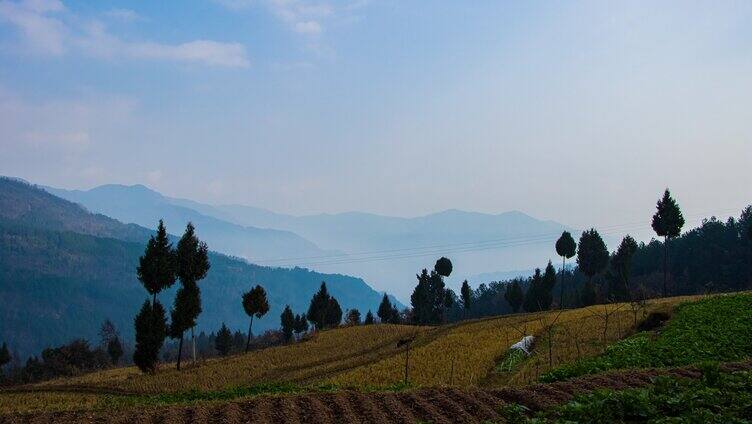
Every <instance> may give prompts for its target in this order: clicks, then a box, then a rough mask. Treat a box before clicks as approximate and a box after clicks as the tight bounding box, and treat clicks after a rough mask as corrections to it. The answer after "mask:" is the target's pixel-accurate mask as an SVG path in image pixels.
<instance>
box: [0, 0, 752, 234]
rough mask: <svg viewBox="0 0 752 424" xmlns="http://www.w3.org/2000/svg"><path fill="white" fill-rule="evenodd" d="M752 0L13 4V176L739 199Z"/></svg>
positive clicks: (744, 187) (4, 66)
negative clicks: (667, 191)
mask: <svg viewBox="0 0 752 424" xmlns="http://www.w3.org/2000/svg"><path fill="white" fill-rule="evenodd" d="M750 18H752V3H750V2H743V1H740V2H732V1H728V2H691V1H689V2H687V1H682V2H671V1H667V2H660V3H658V2H639V1H636V2H600V1H591V2H587V1H586V2H580V1H566V2H557V1H546V2H535V1H530V2H500V1H473V2H457V1H440V0H436V1H391V0H383V1H375V0H371V1H368V0H350V1H344V0H343V1H328V0H322V1H306V0H193V1H179V2H178V1H175V2H171V1H160V2H153V1H148V2H134V1H130V2H116V1H96V2H95V1H92V2H81V1H64V2H60V1H52V0H26V1H17V0H0V148H2V155H0V174H6V175H14V176H19V177H22V178H26V179H28V180H31V181H34V182H38V183H43V184H49V185H54V186H60V187H66V188H88V187H92V186H95V185H99V184H104V183H112V182H116V183H125V184H135V183H143V184H147V185H149V186H151V187H153V188H155V189H157V190H159V191H161V192H163V193H165V194H168V195H172V196H179V197H188V198H192V199H196V200H201V201H207V202H216V203H244V204H249V205H254V206H260V207H266V208H269V209H273V210H277V211H281V212H289V213H296V214H303V213H315V212H340V211H347V210H362V211H371V212H377V213H384V214H392V215H402V216H413V215H418V214H422V213H427V212H432V211H438V210H442V209H447V208H460V209H468V210H477V211H484V212H502V211H505V210H510V209H518V210H523V211H525V212H528V213H531V214H533V215H535V216H538V217H542V218H548V219H555V220H558V221H561V222H564V223H567V224H569V225H573V226H588V225H614V224H622V223H631V222H634V221H635V220H637V219H643V218H644V215H649V214H650V211H651V210H652V208H653V205H654V202H655V200H656V199H657V198H658V197H659V195H660V193H661V192H662V190H663V188H665V187H666V186H670V187H671V188H672V190H673V191H674V192H675V194H676V195H677V197H678V198H679V201H680V202H681V203H682V205H683V206H684V207H685V209H686V210H687V212H688V214H690V215H692V214H694V215H698V216H699V215H703V214H711V213H716V214H719V215H723V213H721V212H722V211H723V212H724V213H725V212H726V211H733V212H734V213H737V211H738V210H739V209H740V208H741V207H742V206H744V205H746V204H747V203H748V202H749V201H750V200H751V199H750V189H749V187H751V186H752V173H750V172H749V170H748V166H749V162H750V158H752V126H750V122H752V116H751V115H752V107H751V106H752V66H751V65H752V27H751V26H750V25H749V22H750V21H751V19H750Z"/></svg>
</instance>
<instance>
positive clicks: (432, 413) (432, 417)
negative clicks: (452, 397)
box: [401, 392, 452, 424]
mask: <svg viewBox="0 0 752 424" xmlns="http://www.w3.org/2000/svg"><path fill="white" fill-rule="evenodd" d="M402 395H403V396H401V397H402V399H403V401H402V403H404V404H405V405H406V406H408V407H409V408H410V409H411V410H412V411H413V415H415V416H416V417H418V418H420V419H421V420H423V421H429V422H431V423H434V424H445V423H451V422H452V421H451V420H450V419H449V418H447V417H445V416H444V415H443V414H442V413H441V411H439V409H438V408H436V407H435V406H434V405H432V404H431V403H430V402H428V401H427V400H426V398H425V394H424V393H421V392H412V393H403V394H402Z"/></svg>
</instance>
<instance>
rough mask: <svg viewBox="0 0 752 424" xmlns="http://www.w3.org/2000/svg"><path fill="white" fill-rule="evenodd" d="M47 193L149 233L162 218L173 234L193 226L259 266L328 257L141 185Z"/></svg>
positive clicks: (284, 234) (285, 235)
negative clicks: (274, 261)
mask: <svg viewBox="0 0 752 424" xmlns="http://www.w3.org/2000/svg"><path fill="white" fill-rule="evenodd" d="M45 190H47V191H49V192H50V193H52V194H54V195H56V196H59V197H61V198H63V199H67V200H69V201H71V202H75V203H79V204H81V205H83V206H84V207H86V208H87V209H89V210H91V211H93V212H97V213H102V214H105V215H107V216H110V217H113V218H115V219H117V220H119V221H122V222H130V223H135V224H138V225H140V226H143V227H147V228H151V227H153V226H155V223H156V222H157V220H159V219H163V220H164V222H165V225H166V226H167V228H168V229H169V230H171V231H173V232H175V233H178V232H180V231H182V229H183V228H185V225H186V224H187V223H188V221H191V222H193V224H194V225H195V226H196V227H197V228H200V229H201V236H202V238H203V239H204V240H206V242H207V243H208V244H209V245H210V246H213V247H214V249H215V250H217V251H219V252H223V253H226V254H230V255H234V256H240V257H243V258H246V259H248V260H250V261H254V262H258V261H259V260H270V259H276V258H289V257H297V256H315V255H322V254H326V253H328V252H326V251H324V250H322V249H320V248H319V247H318V246H316V245H315V244H314V243H312V242H310V241H308V240H306V239H304V238H302V237H300V236H298V235H297V234H294V233H292V232H290V231H282V230H274V229H266V228H257V227H254V226H249V225H238V224H235V223H231V222H227V221H224V220H222V219H221V218H217V217H214V216H209V215H205V214H203V213H201V212H199V211H197V210H194V209H191V208H190V207H187V206H183V205H180V204H176V203H173V202H172V201H171V199H169V198H166V197H164V196H162V195H161V194H159V193H157V192H155V191H153V190H150V189H148V188H147V187H144V186H142V185H134V186H124V185H118V184H109V185H103V186H100V187H96V188H94V189H91V190H86V191H83V190H62V189H55V188H51V187H45Z"/></svg>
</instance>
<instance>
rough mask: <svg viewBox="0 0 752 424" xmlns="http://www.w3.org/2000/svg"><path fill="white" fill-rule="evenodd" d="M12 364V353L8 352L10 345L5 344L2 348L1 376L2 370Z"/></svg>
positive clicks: (0, 360)
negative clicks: (9, 363)
mask: <svg viewBox="0 0 752 424" xmlns="http://www.w3.org/2000/svg"><path fill="white" fill-rule="evenodd" d="M8 362H10V351H8V345H7V344H5V342H3V345H2V346H0V375H2V371H3V370H2V368H3V367H4V366H5V365H7V364H8Z"/></svg>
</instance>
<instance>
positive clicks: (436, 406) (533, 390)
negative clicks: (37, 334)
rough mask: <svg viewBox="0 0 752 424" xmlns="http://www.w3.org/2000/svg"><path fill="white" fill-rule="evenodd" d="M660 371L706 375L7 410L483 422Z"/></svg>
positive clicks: (44, 416)
mask: <svg viewBox="0 0 752 424" xmlns="http://www.w3.org/2000/svg"><path fill="white" fill-rule="evenodd" d="M722 369H724V370H727V371H731V370H734V371H740V370H749V369H752V361H747V362H743V363H735V364H726V365H724V366H722ZM661 375H673V376H682V377H686V378H699V377H700V376H701V372H700V371H699V370H698V369H697V368H696V367H684V368H676V369H668V370H655V369H648V370H624V371H620V372H611V373H606V374H602V375H595V376H588V377H582V378H579V379H574V380H570V381H563V382H557V383H552V384H536V385H531V386H527V387H522V388H514V387H506V388H501V389H493V390H489V389H484V390H478V389H469V390H461V389H456V388H448V389H443V388H434V389H420V390H415V391H411V392H403V393H398V394H395V393H388V392H387V393H361V392H352V391H341V392H335V393H309V394H303V395H296V396H282V397H258V398H254V399H249V400H244V401H240V402H226V403H212V404H196V405H190V406H179V405H174V406H170V407H159V408H146V409H142V410H137V409H130V410H122V411H107V410H105V411H78V412H58V413H38V414H31V415H6V416H0V424H4V423H60V422H63V423H68V422H70V423H100V422H102V423H104V422H119V423H124V424H135V423H142V422H152V423H160V424H162V423H164V424H175V423H204V422H206V423H241V422H251V423H292V424H318V423H331V422H336V423H340V422H341V423H348V424H349V423H374V424H381V423H414V422H416V421H418V420H422V421H429V422H432V423H434V424H445V423H457V422H461V423H477V422H479V421H482V420H497V419H499V418H500V417H499V414H498V412H497V411H498V408H499V406H501V405H502V404H504V403H519V404H522V405H525V406H527V407H528V408H530V409H531V410H533V411H536V410H540V409H544V408H548V407H551V406H553V405H556V404H560V403H562V402H566V401H568V400H570V399H572V397H574V396H575V395H578V394H582V393H586V392H589V391H592V390H593V389H600V388H610V389H617V390H618V389H625V388H633V387H644V386H646V385H649V384H651V382H652V381H653V379H654V378H655V377H657V376H661Z"/></svg>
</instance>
